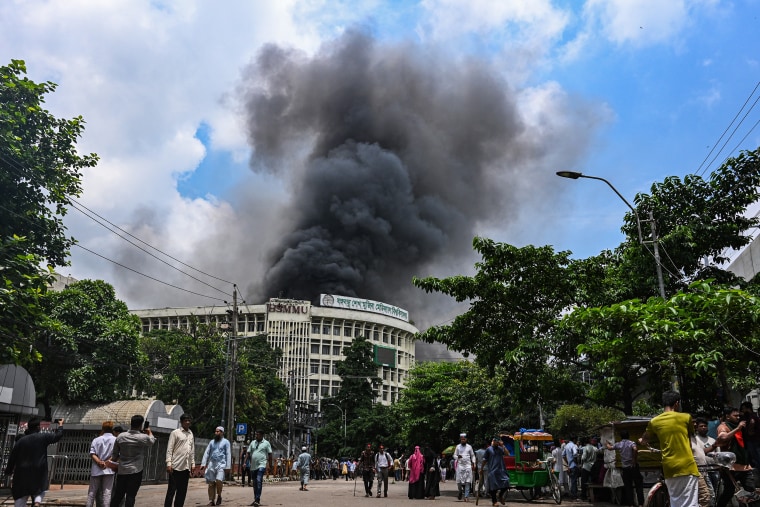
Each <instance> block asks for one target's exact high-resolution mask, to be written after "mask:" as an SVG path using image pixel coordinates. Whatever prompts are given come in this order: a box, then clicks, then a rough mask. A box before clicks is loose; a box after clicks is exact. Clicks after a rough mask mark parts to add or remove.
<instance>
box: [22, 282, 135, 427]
mask: <svg viewBox="0 0 760 507" xmlns="http://www.w3.org/2000/svg"><path fill="white" fill-rule="evenodd" d="M41 304H42V308H43V309H44V311H45V313H46V315H47V316H48V318H49V319H50V322H51V324H50V326H49V328H48V329H47V330H46V331H45V332H42V333H39V334H38V336H37V338H36V340H35V348H36V349H37V350H39V351H40V354H41V356H42V360H41V361H40V362H39V363H34V364H32V365H30V367H29V373H30V374H31V375H32V377H33V378H34V383H35V387H36V388H37V396H38V398H39V399H40V400H41V401H42V403H43V404H44V406H45V415H46V417H48V418H49V417H50V406H51V405H52V404H55V403H61V402H72V401H76V402H110V401H113V400H114V399H119V398H122V399H123V398H127V397H129V396H131V391H132V387H133V385H134V384H135V383H136V382H137V381H138V379H139V377H140V375H142V365H143V361H144V357H143V356H142V355H141V354H140V348H139V334H140V332H139V329H140V321H139V319H138V318H137V317H136V316H134V315H131V314H130V313H129V310H128V309H127V305H126V304H125V303H124V302H122V301H120V300H119V299H117V298H116V293H115V291H114V288H113V287H112V286H111V285H110V284H108V283H106V282H104V281H102V280H82V281H79V282H76V283H74V284H72V285H70V286H69V287H68V288H67V289H64V290H62V291H60V292H53V291H50V292H48V293H47V294H45V295H44V296H43V298H42V302H41Z"/></svg>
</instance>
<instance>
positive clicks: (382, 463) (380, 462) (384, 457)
mask: <svg viewBox="0 0 760 507" xmlns="http://www.w3.org/2000/svg"><path fill="white" fill-rule="evenodd" d="M391 465H393V456H391V455H390V454H388V453H387V452H385V446H384V445H383V444H380V447H379V448H378V451H377V454H375V470H376V471H377V497H378V498H380V490H381V489H382V486H383V484H385V496H388V471H389V470H390V469H391Z"/></svg>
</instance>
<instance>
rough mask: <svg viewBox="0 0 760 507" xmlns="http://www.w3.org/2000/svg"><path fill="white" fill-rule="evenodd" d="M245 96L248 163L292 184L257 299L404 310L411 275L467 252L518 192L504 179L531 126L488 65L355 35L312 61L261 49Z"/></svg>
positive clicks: (298, 54)
mask: <svg viewBox="0 0 760 507" xmlns="http://www.w3.org/2000/svg"><path fill="white" fill-rule="evenodd" d="M244 97H245V104H246V111H247V126H248V135H249V139H250V142H251V144H252V146H253V148H254V153H253V156H252V160H251V165H252V167H253V169H254V170H256V171H270V172H273V173H275V174H277V175H280V176H282V177H283V178H285V179H286V180H287V181H288V182H289V184H290V191H291V192H292V200H291V205H290V209H289V221H290V231H289V232H288V233H287V234H285V235H284V236H283V237H282V240H281V242H280V243H279V244H278V245H276V246H275V247H274V249H273V250H272V251H271V254H270V265H271V267H270V268H269V270H268V272H267V273H266V277H265V282H264V285H263V294H261V296H263V297H270V296H277V295H283V296H286V297H294V298H304V299H313V298H314V297H315V296H316V295H317V294H319V293H320V292H328V293H337V294H343V295H349V296H359V297H367V298H372V299H378V300H381V301H389V302H392V303H396V304H410V302H411V301H412V300H413V299H414V298H418V297H419V291H416V289H414V288H412V287H411V279H412V277H413V276H415V275H418V276H425V275H426V274H427V270H428V268H429V267H430V266H433V265H435V264H436V263H438V262H443V261H444V259H445V258H451V257H454V258H461V257H462V256H463V255H468V253H470V252H471V241H472V237H473V236H474V235H475V231H476V226H477V224H478V223H480V222H482V221H487V220H488V219H489V216H490V215H491V214H493V213H494V210H496V209H499V210H501V209H503V208H504V206H505V205H506V206H509V203H510V202H512V201H514V200H516V199H510V198H509V197H510V195H509V194H510V192H511V191H510V189H509V188H505V186H504V185H503V184H500V183H499V180H500V176H504V175H505V174H509V173H510V172H512V171H514V170H515V168H516V164H512V163H511V161H512V160H514V159H515V158H522V157H523V156H526V155H527V154H524V153H523V152H525V151H529V149H530V147H529V146H526V145H522V144H521V143H522V142H521V138H522V136H521V134H523V133H524V131H525V125H524V124H523V122H522V121H521V119H520V115H519V114H518V112H517V109H516V107H515V103H514V95H513V94H512V93H511V92H510V90H509V87H508V85H507V83H506V82H504V80H503V79H501V78H500V77H499V75H498V74H497V73H496V72H495V71H494V70H493V69H492V68H491V67H490V66H489V65H488V64H486V63H485V62H483V61H479V60H475V59H472V60H464V61H453V62H452V61H451V60H448V61H446V60H444V59H442V58H440V57H439V56H438V55H436V54H435V53H433V52H430V51H426V50H425V49H423V48H422V47H420V46H415V45H412V44H401V45H398V46H388V45H381V44H378V43H376V42H375V41H374V40H373V39H372V38H371V37H370V36H369V35H367V34H365V33H362V32H358V31H350V32H347V33H346V34H345V35H344V36H342V37H341V38H339V39H338V40H336V41H334V42H332V43H329V44H327V45H325V46H324V47H323V48H322V49H321V50H320V51H319V52H318V53H317V54H316V55H315V56H313V57H308V56H306V55H305V54H303V53H301V52H298V51H293V50H288V49H284V48H281V47H278V46H274V45H272V46H268V47H266V48H264V49H263V50H262V52H261V53H260V54H259V56H258V58H257V59H256V60H255V61H254V62H253V63H252V64H251V66H250V67H249V68H248V69H247V72H246V78H245V82H244ZM511 197H515V196H511ZM253 288H254V290H255V285H254V287H253ZM415 291H416V292H417V294H416V295H414V292H415ZM412 305H413V303H412ZM413 306H416V305H413Z"/></svg>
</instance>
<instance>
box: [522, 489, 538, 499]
mask: <svg viewBox="0 0 760 507" xmlns="http://www.w3.org/2000/svg"><path fill="white" fill-rule="evenodd" d="M520 494H521V495H522V496H523V498H525V499H526V500H527V501H529V502H532V501H533V499H535V498H536V495H535V493H534V492H533V488H520Z"/></svg>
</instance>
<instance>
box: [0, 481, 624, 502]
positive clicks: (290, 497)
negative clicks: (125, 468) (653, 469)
mask: <svg viewBox="0 0 760 507" xmlns="http://www.w3.org/2000/svg"><path fill="white" fill-rule="evenodd" d="M373 486H374V487H373V494H376V493H377V489H376V487H377V483H375V484H374V485H373ZM298 487H299V484H298V482H297V481H289V482H272V483H265V484H264V489H263V492H262V495H261V505H262V507H274V506H283V505H287V506H308V507H319V506H325V507H355V506H356V505H364V504H367V506H371V507H393V506H397V505H419V504H420V503H424V502H425V501H424V500H409V498H407V487H408V484H407V483H406V482H398V483H396V484H391V483H390V482H389V483H388V497H387V498H376V497H375V496H373V497H372V498H366V497H365V496H364V486H363V485H362V483H361V480H359V481H357V483H356V496H354V482H353V481H351V482H347V481H345V480H340V479H339V480H336V481H333V480H323V481H311V482H310V483H309V486H308V487H309V491H299V490H298ZM59 488H60V486H58V485H55V484H54V485H53V486H52V489H51V490H50V491H49V492H48V494H47V496H46V497H45V502H44V503H43V505H55V506H58V507H67V506H80V507H81V506H84V505H85V502H86V500H87V486H86V485H66V486H65V487H64V488H63V489H59ZM2 493H3V495H2V497H0V498H4V499H5V501H4V502H0V505H13V500H12V499H11V498H9V496H8V495H10V491H8V490H3V491H2ZM165 494H166V484H143V485H142V487H141V488H140V492H139V493H138V494H137V502H136V504H135V506H136V507H161V506H162V505H163V503H164V496H165ZM222 500H223V501H222V506H236V507H237V506H240V507H242V506H246V505H250V504H251V503H252V502H253V488H251V487H248V486H246V487H242V486H241V485H240V483H228V484H226V485H225V486H224V491H222ZM435 501H436V502H437V504H436V505H440V504H441V503H445V504H459V505H471V506H474V505H475V498H474V497H473V498H471V499H470V502H469V503H465V502H460V501H458V500H457V487H456V483H454V482H452V481H448V482H446V483H442V484H441V496H440V497H437V498H436V500H435ZM207 504H208V495H207V489H206V483H205V482H204V481H203V479H191V480H190V487H189V488H188V492H187V499H186V500H185V506H186V507H199V506H204V505H207ZM507 504H508V505H514V504H522V505H525V506H526V507H527V506H530V505H535V506H545V507H551V506H554V505H556V504H555V503H554V500H552V499H542V500H537V501H534V502H527V501H526V500H525V499H524V498H523V497H522V495H521V494H520V492H519V491H516V490H511V491H510V492H509V495H508V497H507ZM562 505H567V506H572V507H587V506H590V505H592V504H589V503H586V502H580V501H569V500H568V501H566V500H564V499H563V501H562ZM593 505H594V506H595V507H609V506H611V505H613V504H609V503H602V502H598V503H594V504H593ZM481 506H485V507H491V500H490V498H481V499H480V502H479V504H478V507H481Z"/></svg>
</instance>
